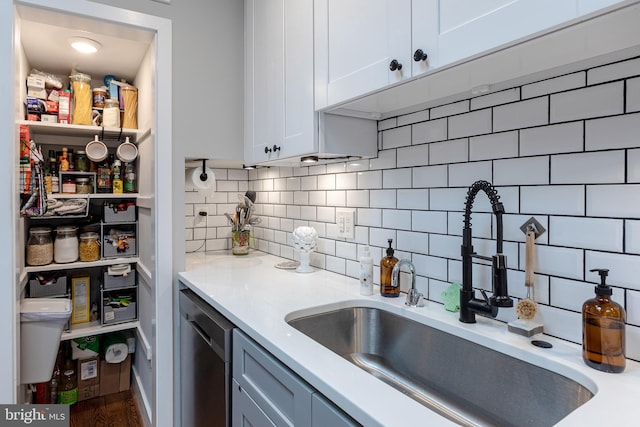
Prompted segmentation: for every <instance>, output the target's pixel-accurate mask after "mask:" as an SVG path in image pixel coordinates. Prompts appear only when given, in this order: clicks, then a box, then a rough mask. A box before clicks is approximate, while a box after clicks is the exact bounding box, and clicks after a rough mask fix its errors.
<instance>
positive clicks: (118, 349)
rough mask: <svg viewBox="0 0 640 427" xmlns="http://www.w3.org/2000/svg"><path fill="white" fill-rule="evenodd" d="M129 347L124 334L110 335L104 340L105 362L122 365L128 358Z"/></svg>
mask: <svg viewBox="0 0 640 427" xmlns="http://www.w3.org/2000/svg"><path fill="white" fill-rule="evenodd" d="M127 354H129V346H128V345H127V342H126V339H125V338H124V336H123V335H122V334H119V333H114V334H109V335H107V336H106V337H105V338H104V360H105V361H106V362H107V363H120V362H122V361H124V359H126V358H127Z"/></svg>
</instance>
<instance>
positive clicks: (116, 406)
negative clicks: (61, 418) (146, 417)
mask: <svg viewBox="0 0 640 427" xmlns="http://www.w3.org/2000/svg"><path fill="white" fill-rule="evenodd" d="M71 427H143V422H142V417H141V416H140V410H139V409H138V402H137V401H136V398H135V397H134V396H133V394H131V391H130V390H129V391H123V392H120V393H115V394H110V395H108V396H103V397H94V398H93V399H89V400H84V401H82V402H78V403H76V404H74V405H72V406H71Z"/></svg>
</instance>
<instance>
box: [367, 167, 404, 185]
mask: <svg viewBox="0 0 640 427" xmlns="http://www.w3.org/2000/svg"><path fill="white" fill-rule="evenodd" d="M382 187H383V188H411V169H409V168H406V169H392V170H386V171H383V172H382ZM372 188H373V187H372Z"/></svg>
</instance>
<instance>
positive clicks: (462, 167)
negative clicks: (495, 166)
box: [449, 162, 493, 187]
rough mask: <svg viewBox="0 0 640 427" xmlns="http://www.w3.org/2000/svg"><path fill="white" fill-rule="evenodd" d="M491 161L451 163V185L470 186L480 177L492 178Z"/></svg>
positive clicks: (487, 179)
mask: <svg viewBox="0 0 640 427" xmlns="http://www.w3.org/2000/svg"><path fill="white" fill-rule="evenodd" d="M492 175H493V174H492V164H491V162H471V163H456V164H453V165H449V186H451V187H469V186H470V185H471V184H473V183H474V182H476V181H477V180H479V179H482V180H485V181H489V182H491V180H492Z"/></svg>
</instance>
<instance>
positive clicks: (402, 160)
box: [397, 144, 429, 168]
mask: <svg viewBox="0 0 640 427" xmlns="http://www.w3.org/2000/svg"><path fill="white" fill-rule="evenodd" d="M397 156H398V160H397V161H398V167H399V168H403V167H407V166H422V165H428V164H429V145H428V144H422V145H414V146H412V147H407V148H398V152H397Z"/></svg>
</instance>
